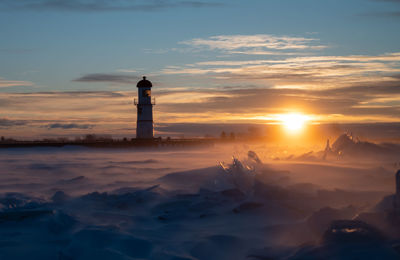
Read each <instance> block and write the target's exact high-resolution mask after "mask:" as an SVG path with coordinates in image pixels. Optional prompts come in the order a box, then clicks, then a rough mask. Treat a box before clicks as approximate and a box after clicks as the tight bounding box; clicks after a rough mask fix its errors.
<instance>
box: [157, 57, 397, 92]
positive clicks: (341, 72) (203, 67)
mask: <svg viewBox="0 0 400 260" xmlns="http://www.w3.org/2000/svg"><path fill="white" fill-rule="evenodd" d="M162 73H163V74H166V75H198V76H203V77H208V78H212V79H214V80H220V81H221V82H222V81H223V82H230V84H232V83H240V84H243V82H246V83H247V84H249V85H262V86H266V85H269V86H274V87H277V88H282V87H286V88H287V87H291V88H318V89H321V88H336V87H339V86H341V87H345V86H352V85H354V84H364V83H368V82H381V83H382V82H391V81H397V80H398V75H399V73H400V53H388V54H383V55H376V56H366V55H364V56H361V55H349V56H300V57H289V58H283V59H278V58H277V59H262V60H260V59H252V60H239V61H237V60H219V61H218V60H217V61H205V62H198V63H193V64H187V65H184V66H170V67H166V68H164V69H163V70H162Z"/></svg>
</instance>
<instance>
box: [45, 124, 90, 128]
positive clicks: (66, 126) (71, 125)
mask: <svg viewBox="0 0 400 260" xmlns="http://www.w3.org/2000/svg"><path fill="white" fill-rule="evenodd" d="M93 126H94V125H87V124H83V125H82V124H73V123H70V124H60V123H54V124H49V125H47V126H46V127H47V128H49V129H57V128H59V129H92V128H93Z"/></svg>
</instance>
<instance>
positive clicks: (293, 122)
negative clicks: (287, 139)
mask: <svg viewBox="0 0 400 260" xmlns="http://www.w3.org/2000/svg"><path fill="white" fill-rule="evenodd" d="M309 120H310V118H309V117H308V116H306V115H302V114H298V113H291V114H285V115H280V116H279V121H281V124H282V125H283V126H284V127H285V129H286V131H287V132H289V133H293V134H294V133H298V132H300V131H301V130H302V129H303V128H304V126H305V124H306V123H307V121H309Z"/></svg>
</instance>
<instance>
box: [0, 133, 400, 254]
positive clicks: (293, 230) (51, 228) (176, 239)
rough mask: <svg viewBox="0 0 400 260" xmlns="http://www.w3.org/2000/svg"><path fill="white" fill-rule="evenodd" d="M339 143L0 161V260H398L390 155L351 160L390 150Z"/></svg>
mask: <svg viewBox="0 0 400 260" xmlns="http://www.w3.org/2000/svg"><path fill="white" fill-rule="evenodd" d="M342 139H343V140H344V141H343V140H342V141H343V142H342V141H341V142H340V145H339V143H338V144H337V145H335V146H333V145H332V147H331V150H329V154H328V155H327V156H325V158H324V157H323V154H324V153H323V152H324V151H326V149H325V147H324V144H323V145H321V148H323V149H321V151H320V152H318V151H317V152H312V153H308V154H306V156H304V153H300V152H299V153H298V154H293V156H292V157H291V158H289V159H284V158H283V157H282V158H281V159H280V160H279V161H278V160H274V158H276V157H274V156H275V155H276V154H278V153H280V152H279V151H278V150H276V149H275V148H274V147H266V146H265V145H257V144H256V145H250V144H245V145H240V144H236V145H234V146H227V145H221V146H216V147H208V148H196V149H186V150H179V149H161V150H159V149H147V150H146V149H143V150H129V149H121V150H107V149H87V148H71V147H66V148H56V149H55V148H48V149H43V148H40V149H36V148H30V149H5V150H2V151H0V163H1V166H2V167H1V169H0V181H1V185H0V237H1V239H0V259H17V260H18V259H156V260H158V259H159V260H164V259H165V260H172V259H175V260H177V259H190V260H202V259H207V260H208V259H221V260H224V259H353V258H365V257H366V256H372V257H378V256H382V257H384V258H385V257H386V258H385V259H396V258H397V259H398V258H399V255H400V254H399V250H398V248H399V247H398V242H396V241H398V239H400V230H399V228H398V223H400V222H399V219H400V218H399V216H398V215H397V213H396V210H395V209H394V205H393V201H394V198H395V192H396V189H395V173H396V171H397V170H398V169H397V168H396V167H397V166H396V164H395V163H394V162H396V161H398V160H397V159H396V158H397V153H394V154H391V156H388V157H385V158H386V160H377V159H376V160H373V159H368V160H365V161H364V160H362V158H363V157H362V156H360V154H359V153H358V152H355V151H360V149H361V150H362V149H369V150H368V152H367V153H368V154H370V155H371V154H372V155H373V154H374V153H378V154H379V155H377V156H376V158H380V157H379V156H381V152H382V150H381V149H382V148H383V149H384V150H385V153H389V151H397V150H396V149H397V148H396V147H397V146H396V145H395V144H393V145H389V144H385V145H382V144H379V145H378V144H376V145H375V144H372V143H371V144H365V142H364V141H360V140H357V139H354V138H353V139H352V138H350V137H348V136H347V137H342ZM360 145H361V146H360ZM339 146H340V149H339V148H337V147H339ZM354 146H356V147H362V148H351V149H350V148H348V147H354ZM371 147H372V149H370V148H371ZM376 147H379V149H376ZM274 149H275V150H274ZM337 149H339V150H341V151H345V153H344V154H346V156H343V157H338V156H336V155H335V156H334V154H336V153H337ZM364 152H365V151H364ZM364 152H363V153H362V155H363V156H364V155H365V154H366V153H364ZM280 154H282V153H280ZM232 155H234V157H233V158H232ZM231 158H232V159H231ZM338 158H339V159H338ZM365 158H367V157H365ZM368 158H371V157H368ZM220 162H228V163H220ZM338 221H339V222H338ZM340 221H342V222H340ZM360 223H361V224H360ZM334 230H336V231H334ZM337 230H339V231H340V233H341V234H337V232H338V231H337ZM345 232H347V233H349V234H347V233H346V234H345ZM365 234H366V235H365ZM342 235H343V236H345V237H346V239H347V237H348V238H349V241H350V242H346V243H342V242H341V240H342V238H343V236H342ZM352 235H354V236H352ZM354 237H355V238H357V239H355V238H354ZM346 241H347V240H346Z"/></svg>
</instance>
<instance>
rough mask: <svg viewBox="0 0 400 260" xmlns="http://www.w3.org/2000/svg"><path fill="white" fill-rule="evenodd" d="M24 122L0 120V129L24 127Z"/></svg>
mask: <svg viewBox="0 0 400 260" xmlns="http://www.w3.org/2000/svg"><path fill="white" fill-rule="evenodd" d="M25 124H26V122H25V121H23V120H10V119H7V118H0V128H9V127H13V126H21V125H25Z"/></svg>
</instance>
